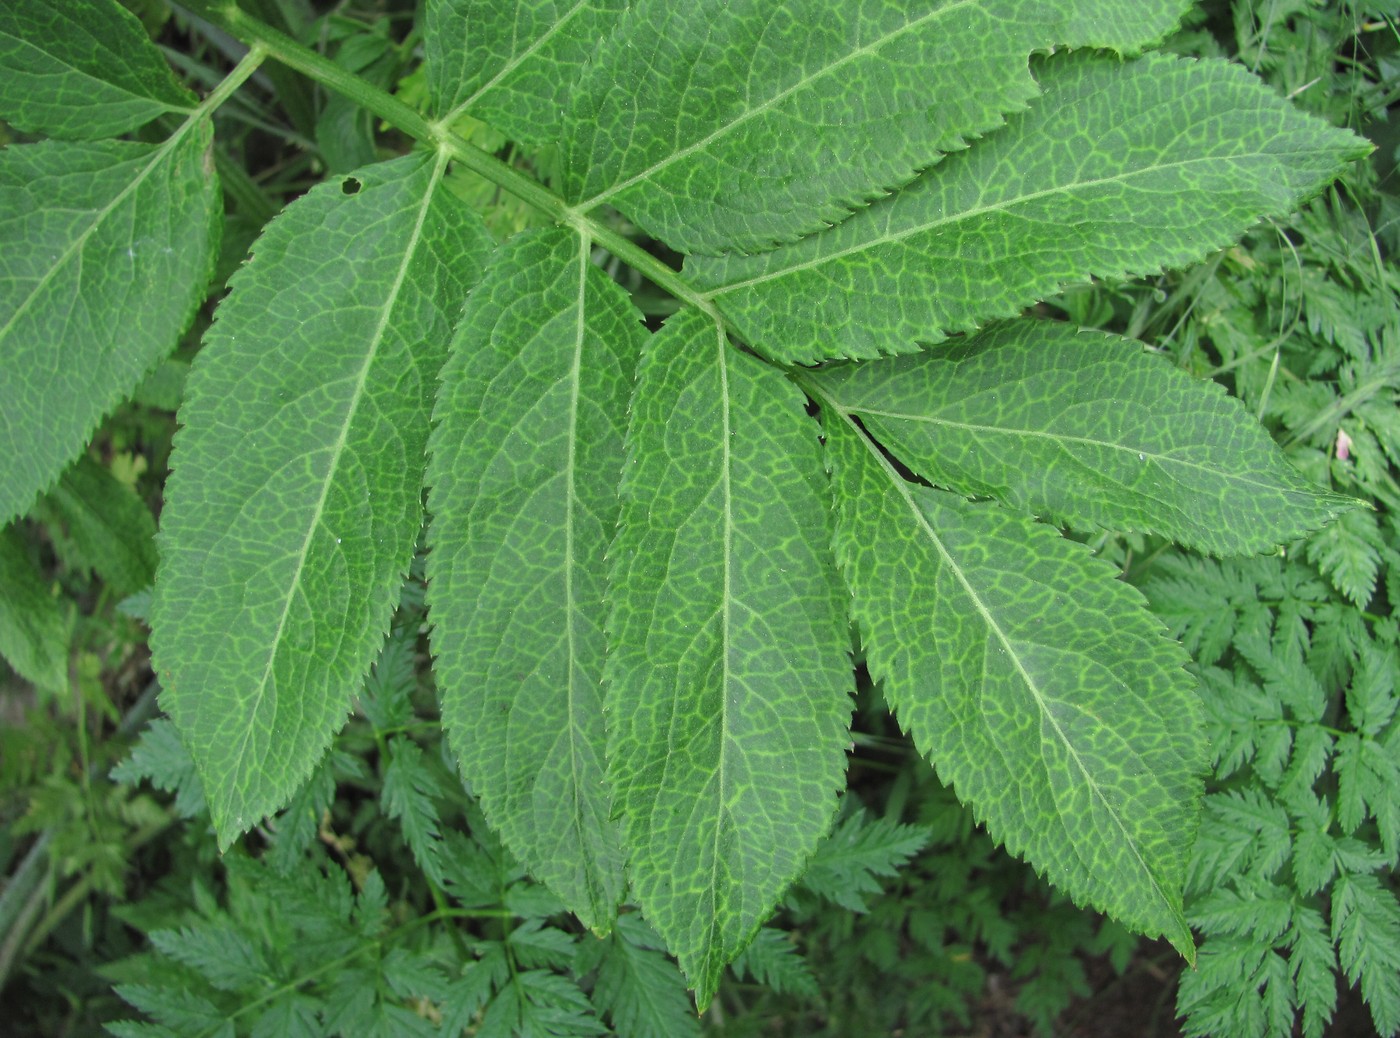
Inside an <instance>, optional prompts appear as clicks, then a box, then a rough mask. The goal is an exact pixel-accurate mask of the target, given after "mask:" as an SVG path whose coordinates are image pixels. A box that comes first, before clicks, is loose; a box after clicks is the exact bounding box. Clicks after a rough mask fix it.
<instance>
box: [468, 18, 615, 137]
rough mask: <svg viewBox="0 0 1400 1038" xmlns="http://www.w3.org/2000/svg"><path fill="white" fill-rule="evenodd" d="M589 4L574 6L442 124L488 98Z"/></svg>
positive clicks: (478, 88)
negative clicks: (487, 96)
mask: <svg viewBox="0 0 1400 1038" xmlns="http://www.w3.org/2000/svg"><path fill="white" fill-rule="evenodd" d="M588 2H589V0H578V3H576V4H574V6H573V7H572V8H571V9H570V10H569V13H568V14H566V15H564V17H562V18H560V19H559V20H558V21H557V22H555V23H554V24H553V25H552V26H550V28H549V30H548V31H546V32H545V33H543V34H542V35H541V36H540V37H539V38H538V39H537V40H535V41H534V42H533V43H531V44H530V45H529V46H528V47H526V48H525V49H524V50H522V51H521V52H520V53H519V54H517V55H515V56H514V57H513V58H511V59H510V60H509V61H508V62H506V63H505V65H503V66H502V67H501V69H500V71H498V72H497V73H496V74H495V75H494V76H492V77H491V78H490V79H488V80H487V81H486V82H485V83H483V84H481V86H479V87H477V88H476V90H475V91H473V92H472V94H471V96H470V97H468V98H467V99H466V100H464V101H462V102H461V103H460V104H458V105H456V106H455V107H454V108H453V109H452V110H451V111H449V112H448V113H447V114H446V115H445V116H443V117H442V122H444V123H449V124H450V123H453V122H455V121H456V120H457V118H458V117H459V116H461V115H462V113H463V112H465V111H467V109H469V108H470V107H471V106H472V105H474V104H476V103H477V102H478V101H480V100H481V99H482V98H483V97H484V96H486V93H487V92H488V91H489V90H490V89H491V88H492V87H494V86H495V85H496V84H497V83H499V82H500V81H501V80H503V79H505V77H506V76H508V75H510V74H511V73H512V72H514V71H515V70H516V69H517V68H519V67H520V65H521V64H522V63H523V62H524V61H525V60H526V59H527V58H529V57H531V56H532V55H534V54H536V53H537V52H538V51H539V50H540V49H541V48H542V47H544V45H545V44H546V43H548V42H549V41H550V40H552V39H554V37H555V36H556V35H558V33H559V32H560V30H562V29H563V27H564V26H565V25H567V24H569V22H570V21H572V20H573V18H574V16H575V15H577V14H578V13H579V12H580V11H581V10H583V9H584V8H585V7H587V6H588Z"/></svg>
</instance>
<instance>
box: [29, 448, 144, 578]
mask: <svg viewBox="0 0 1400 1038" xmlns="http://www.w3.org/2000/svg"><path fill="white" fill-rule="evenodd" d="M35 514H36V517H37V518H39V519H42V520H43V521H44V523H45V525H46V526H47V527H48V532H49V537H50V538H51V539H52V541H53V544H54V548H55V550H56V551H57V552H58V554H59V557H60V558H62V559H63V560H64V562H65V563H66V564H67V565H68V566H70V567H73V568H75V569H95V570H96V571H97V572H98V573H100V574H101V575H102V579H103V580H105V581H106V582H107V583H108V584H110V585H111V586H112V588H113V590H115V591H116V592H117V593H118V594H121V595H130V594H134V593H135V592H137V591H140V590H141V589H142V588H144V587H147V586H148V585H149V584H150V583H151V578H152V577H154V576H155V572H156V563H157V561H158V556H157V553H156V539H155V538H156V523H155V520H154V519H152V518H151V513H150V511H149V510H148V509H147V508H146V505H145V504H144V503H143V502H142V501H141V500H139V499H138V498H137V496H136V495H135V494H134V493H132V491H131V488H130V487H128V486H125V485H124V484H122V483H121V482H120V481H119V480H118V479H117V478H116V477H115V476H113V475H112V473H111V472H110V471H109V470H108V469H107V468H105V467H104V466H102V465H99V464H98V463H97V462H96V461H93V459H92V457H91V456H89V455H88V454H80V455H78V460H77V461H75V462H74V463H73V464H72V465H70V466H69V467H68V469H67V470H66V471H65V472H64V473H63V476H62V477H61V478H60V479H59V481H58V483H57V485H56V486H55V487H54V488H53V490H52V491H50V492H49V493H48V494H47V495H46V496H45V497H44V498H43V499H42V500H41V501H40V502H39V505H38V507H37V508H36V509H35Z"/></svg>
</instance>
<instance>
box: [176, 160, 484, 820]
mask: <svg viewBox="0 0 1400 1038" xmlns="http://www.w3.org/2000/svg"><path fill="white" fill-rule="evenodd" d="M442 170H443V163H442V162H441V161H437V160H435V159H434V157H432V156H425V155H411V156H406V157H404V158H401V159H396V160H394V161H392V162H386V163H382V164H379V165H374V166H367V167H365V168H363V169H361V170H359V171H357V172H356V173H354V174H353V175H350V176H346V177H343V178H338V179H336V180H332V181H328V182H326V183H324V184H321V185H319V186H317V187H316V188H314V189H312V190H311V191H310V192H309V193H307V194H306V195H305V196H303V197H302V198H300V199H298V200H297V201H296V202H294V203H293V204H292V205H291V206H289V207H288V208H287V209H286V210H285V211H284V212H283V214H282V215H281V216H279V217H277V218H276V219H275V220H274V221H273V222H272V223H271V224H269V225H268V227H267V230H266V231H265V232H264V233H263V235H262V237H261V238H260V239H259V241H258V242H257V244H256V245H255V247H254V254H253V259H252V261H251V262H250V263H249V264H248V265H247V266H246V267H244V268H243V270H241V271H240V272H239V273H238V274H237V275H235V277H234V278H233V281H232V291H231V293H230V294H229V297H228V298H227V299H226V300H225V302H224V303H223V305H222V306H221V307H220V309H219V315H218V318H217V320H216V321H215V324H214V326H213V328H212V329H211V331H210V333H209V335H208V336H206V345H205V348H204V350H203V351H202V352H201V353H200V354H199V356H198V357H197V358H196V360H195V363H194V366H193V369H192V371H191V372H190V380H189V387H188V392H187V395H186V403H185V406H184V408H183V409H182V411H181V417H182V419H183V421H184V423H185V428H184V429H183V430H182V431H181V432H180V433H179V434H178V435H177V436H176V438H175V448H174V454H173V459H172V469H173V471H172V474H171V477H170V480H169V482H168V484H167V495H166V501H167V503H166V507H165V512H164V515H163V520H162V546H161V547H162V552H161V555H162V558H161V568H160V570H159V571H158V573H157V577H156V592H155V601H154V603H153V607H152V638H151V645H152V650H153V652H154V655H155V659H156V661H157V666H158V669H159V672H160V675H161V679H162V683H163V684H164V697H163V700H162V703H163V705H164V707H165V709H166V710H167V712H168V713H169V714H170V716H171V718H172V720H174V722H175V724H176V726H177V727H178V728H179V729H180V733H181V735H182V736H183V738H184V739H185V741H186V743H187V745H188V746H189V748H190V753H191V755H192V756H193V757H194V760H195V763H196V765H197V766H198V768H199V773H200V777H201V779H202V780H203V783H204V789H205V793H206V795H207V796H208V799H209V806H210V813H211V814H212V816H213V819H214V824H215V827H216V828H217V830H218V833H219V839H220V843H221V844H222V845H223V846H225V847H227V846H228V844H229V843H230V842H231V841H232V840H233V839H234V838H235V837H236V836H237V835H238V834H239V833H240V832H242V831H243V830H245V829H247V828H248V827H249V826H250V825H252V824H254V823H256V822H257V821H258V820H259V819H260V818H261V817H263V816H264V815H266V814H268V813H270V812H272V811H274V810H276V809H277V808H278V807H280V806H282V805H283V804H284V803H286V801H287V799H288V798H289V797H290V796H291V794H292V792H293V791H294V790H295V789H296V788H297V786H299V785H300V784H301V782H302V781H303V780H305V779H306V777H307V776H308V775H309V774H310V773H311V771H312V769H313V768H314V767H315V765H316V762H317V760H318V759H319V758H320V756H321V754H322V752H323V751H324V750H325V748H326V746H327V744H328V743H329V741H330V738H331V735H332V734H333V733H334V731H335V729H336V727H337V726H338V725H339V724H340V723H341V722H343V721H344V719H345V716H346V715H347V713H348V711H349V709H350V702H351V697H352V696H353V695H354V693H355V692H356V691H357V690H358V688H359V686H360V683H361V682H362V680H363V678H364V675H365V673H366V671H367V670H368V669H369V666H370V664H371V662H373V660H374V656H375V653H376V652H377V651H378V648H379V646H380V644H381V643H382V641H383V639H384V634H385V632H386V630H387V629H388V626H389V620H390V616H391V614H392V612H393V609H394V606H395V604H396V601H397V598H398V593H399V589H400V587H401V585H402V580H403V574H404V573H405V571H406V570H407V569H408V565H409V562H410V560H411V559H412V557H413V548H414V542H415V539H416V537H417V535H418V530H419V527H420V525H421V521H422V504H421V493H422V490H421V488H422V480H423V469H424V459H425V448H426V441H427V436H428V421H429V413H430V410H429V409H430V401H431V399H432V391H433V386H434V379H435V377H436V375H437V370H438V367H439V366H440V364H441V362H442V359H443V357H444V354H445V353H446V348H447V342H448V338H449V335H450V330H451V320H452V317H453V316H454V315H455V313H456V310H457V308H458V307H459V306H460V305H461V300H462V298H463V297H464V296H465V294H466V291H467V289H468V288H469V286H470V284H471V282H472V281H473V280H474V278H475V276H476V273H477V271H478V269H479V267H480V265H481V263H482V262H483V260H484V257H485V256H486V254H487V252H488V250H489V249H490V246H491V242H490V239H489V237H488V236H487V233H486V231H485V229H484V228H482V227H481V224H480V220H479V219H478V218H477V217H476V216H475V215H474V214H473V213H472V212H471V211H470V210H468V209H466V208H465V207H464V206H462V205H461V203H459V202H457V201H456V200H455V199H454V198H453V197H451V196H450V194H448V193H445V192H444V191H442V190H441V189H440V184H441V176H442Z"/></svg>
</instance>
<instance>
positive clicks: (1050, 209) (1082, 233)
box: [687, 53, 1369, 362]
mask: <svg viewBox="0 0 1400 1038" xmlns="http://www.w3.org/2000/svg"><path fill="white" fill-rule="evenodd" d="M1035 71H1036V74H1037V76H1038V78H1039V80H1040V85H1041V88H1042V90H1043V94H1042V95H1041V96H1040V97H1039V98H1037V99H1036V100H1034V101H1032V102H1031V104H1030V107H1029V109H1028V110H1027V111H1025V112H1024V113H1018V114H1016V115H1013V116H1011V117H1010V119H1009V120H1008V122H1007V125H1006V126H1005V127H1004V128H1003V129H1001V130H998V131H997V132H996V133H994V134H992V135H991V136H989V137H987V138H986V139H985V140H982V141H979V142H978V143H977V144H976V145H975V146H973V147H972V148H970V149H968V150H967V151H965V152H961V153H959V154H956V155H952V156H949V157H948V158H946V159H945V160H944V161H943V162H941V163H939V164H938V165H937V166H935V167H934V168H933V169H932V170H930V171H928V172H927V173H926V174H924V175H923V176H922V177H920V178H919V179H918V180H917V181H915V182H914V183H913V184H911V185H909V186H908V187H907V188H905V189H904V190H903V191H901V192H899V193H898V194H896V195H894V196H892V197H890V198H887V199H884V200H883V201H881V202H878V203H876V204H874V205H872V206H870V207H869V208H867V209H864V210H862V211H861V212H859V213H857V214H856V215H855V216H853V217H851V218H850V219H849V220H847V221H845V222H844V223H842V224H840V225H839V226H837V227H834V228H832V229H831V230H829V231H826V232H824V233H822V234H817V235H813V236H812V237H810V238H806V239H804V240H802V241H800V242H797V243H796V244H794V245H790V246H787V247H785V248H782V249H779V250H777V251H775V252H771V253H767V254H765V255H762V256H753V257H737V256H736V257H729V258H725V259H719V260H715V259H709V260H705V259H700V260H693V261H691V262H689V263H688V264H687V269H688V271H689V272H690V273H691V275H693V277H692V281H693V282H694V283H695V284H696V285H697V287H699V288H702V289H703V290H705V291H706V292H707V294H708V295H709V297H710V298H712V299H713V300H714V301H715V303H716V304H717V305H718V306H719V308H720V309H721V310H723V311H724V313H725V315H726V316H727V317H729V318H730V319H731V320H732V321H733V322H734V324H735V326H736V327H737V328H738V330H739V331H740V332H741V334H743V335H744V336H745V337H746V338H747V339H748V341H749V343H750V344H751V345H753V346H754V347H756V348H758V349H761V350H762V351H763V352H765V353H767V354H768V355H770V356H772V357H775V358H778V359H780V360H784V361H801V362H809V361H815V360H818V359H820V358H823V357H841V356H846V357H874V356H877V355H879V354H882V353H908V352H912V351H913V350H914V349H916V348H917V344H918V343H920V342H934V341H938V340H939V339H940V338H942V337H943V336H944V335H946V334H947V333H951V332H958V331H969V330H971V329H972V328H974V327H976V326H977V325H979V324H981V323H985V322H986V321H989V320H992V319H994V318H1001V317H1010V316H1014V315H1015V314H1017V313H1018V312H1019V311H1020V310H1021V309H1022V308H1024V307H1026V306H1028V305H1030V304H1032V303H1034V302H1036V301H1037V300H1039V299H1042V298H1044V297H1045V296H1046V295H1048V294H1050V293H1052V292H1055V291H1056V290H1058V289H1059V288H1060V287H1062V286H1063V285H1065V284H1068V283H1070V282H1078V281H1083V280H1085V279H1086V278H1088V277H1089V276H1090V275H1098V276H1101V277H1123V276H1126V275H1129V274H1134V273H1144V272H1147V271H1150V270H1156V269H1159V268H1161V267H1172V266H1181V265H1183V264H1187V263H1191V262H1194V261H1195V260H1198V259H1201V258H1202V257H1204V256H1205V255H1206V254H1207V253H1208V252H1209V251H1210V250H1211V249H1215V248H1220V247H1222V246H1224V245H1227V244H1229V243H1230V242H1231V241H1233V240H1234V239H1235V238H1236V237H1238V236H1239V235H1240V234H1241V233H1243V231H1244V230H1246V229H1247V228H1248V227H1249V226H1250V225H1251V224H1253V223H1254V222H1255V221H1257V220H1259V219H1260V218H1261V217H1264V216H1278V215H1282V214H1284V213H1287V212H1288V211H1289V210H1290V209H1292V208H1293V207H1294V206H1295V205H1297V203H1298V202H1299V200H1301V199H1302V198H1305V197H1307V196H1308V195H1310V194H1312V193H1313V192H1316V191H1317V190H1318V189H1319V188H1321V187H1322V185H1323V184H1325V183H1326V182H1327V181H1328V180H1330V179H1332V178H1333V177H1334V176H1336V174H1337V173H1338V172H1339V170H1340V169H1341V167H1342V165H1343V164H1344V163H1345V162H1347V161H1349V160H1351V159H1354V158H1357V157H1359V156H1361V155H1364V154H1366V152H1367V150H1368V149H1369V145H1368V144H1366V142H1364V141H1362V140H1361V139H1360V138H1358V137H1355V136H1353V135H1352V134H1350V133H1348V132H1346V131H1344V130H1337V129H1333V128H1332V127H1330V126H1326V125H1325V124H1323V123H1322V122H1320V121H1318V120H1316V119H1313V118H1311V117H1309V116H1306V115H1304V114H1302V113H1301V112H1299V111H1298V110H1297V109H1295V108H1294V107H1293V106H1292V105H1290V104H1288V103H1287V102H1285V101H1283V100H1282V99H1280V98H1278V97H1277V96H1275V95H1274V94H1273V92H1272V91H1270V90H1269V89H1268V88H1267V87H1265V86H1264V85H1263V84H1262V83H1260V82H1259V81H1258V80H1257V79H1255V78H1254V77H1253V76H1251V75H1250V74H1249V73H1248V72H1247V71H1246V70H1244V69H1242V68H1238V67H1236V66H1233V65H1229V64H1226V63H1224V62H1217V61H1186V60H1181V59H1176V58H1171V57H1165V56H1162V55H1150V56H1148V57H1145V58H1142V59H1139V60H1137V61H1132V62H1128V63H1126V64H1124V63H1123V62H1120V61H1118V60H1117V59H1114V58H1111V57H1105V56H1102V55H1097V54H1091V53H1074V54H1067V55H1056V56H1055V57H1053V58H1050V59H1047V60H1045V61H1041V62H1038V63H1037V64H1036V66H1035Z"/></svg>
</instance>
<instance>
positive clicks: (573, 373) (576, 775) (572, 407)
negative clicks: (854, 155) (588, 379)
mask: <svg viewBox="0 0 1400 1038" xmlns="http://www.w3.org/2000/svg"><path fill="white" fill-rule="evenodd" d="M589 249H590V243H589V240H588V236H587V235H585V234H579V235H578V254H577V262H578V281H577V282H576V285H577V289H576V291H577V295H576V297H575V300H574V303H575V312H576V315H577V316H576V317H575V319H574V351H573V359H572V362H571V367H570V370H569V414H568V419H567V425H568V428H567V431H566V436H567V439H566V440H565V443H566V444H567V445H568V460H567V461H566V462H565V464H564V602H565V609H566V610H567V611H568V618H567V621H566V622H565V624H564V631H565V635H564V637H565V645H566V652H567V654H568V663H567V667H568V679H567V681H566V683H565V684H566V687H567V688H568V690H569V691H568V695H567V697H566V700H565V705H566V709H567V710H568V713H569V725H568V728H569V770H570V771H571V772H572V773H573V782H572V783H571V784H570V790H569V796H570V797H571V798H572V800H573V809H572V810H571V811H570V812H569V824H570V826H571V827H572V828H573V830H574V836H575V839H576V844H575V845H576V846H577V847H578V848H579V850H580V851H583V850H584V848H585V847H586V846H587V841H586V838H585V834H584V831H583V797H582V790H583V767H582V761H581V760H580V755H579V745H578V705H577V703H576V702H575V698H574V689H575V685H576V682H577V680H578V678H577V671H578V648H577V645H576V643H575V636H574V625H575V624H576V623H578V621H579V611H580V610H579V608H578V604H577V603H576V602H575V600H574V509H575V508H576V507H577V501H576V499H575V497H574V477H575V473H576V470H577V468H578V401H579V380H580V378H581V372H582V367H583V341H584V334H585V316H586V314H585V308H584V301H585V299H586V295H585V293H586V290H587V282H588V258H589ZM593 867H594V863H593V861H592V860H591V859H588V860H585V861H584V863H583V869H584V874H585V876H586V877H587V879H586V886H587V890H588V900H589V901H590V902H592V904H591V905H590V907H591V908H592V909H593V911H594V913H595V915H597V916H598V917H599V918H600V919H601V917H602V915H603V908H602V906H601V905H599V904H597V900H598V894H599V893H600V891H598V890H596V889H595V886H596V884H595V878H596V877H595V876H594V875H593Z"/></svg>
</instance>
